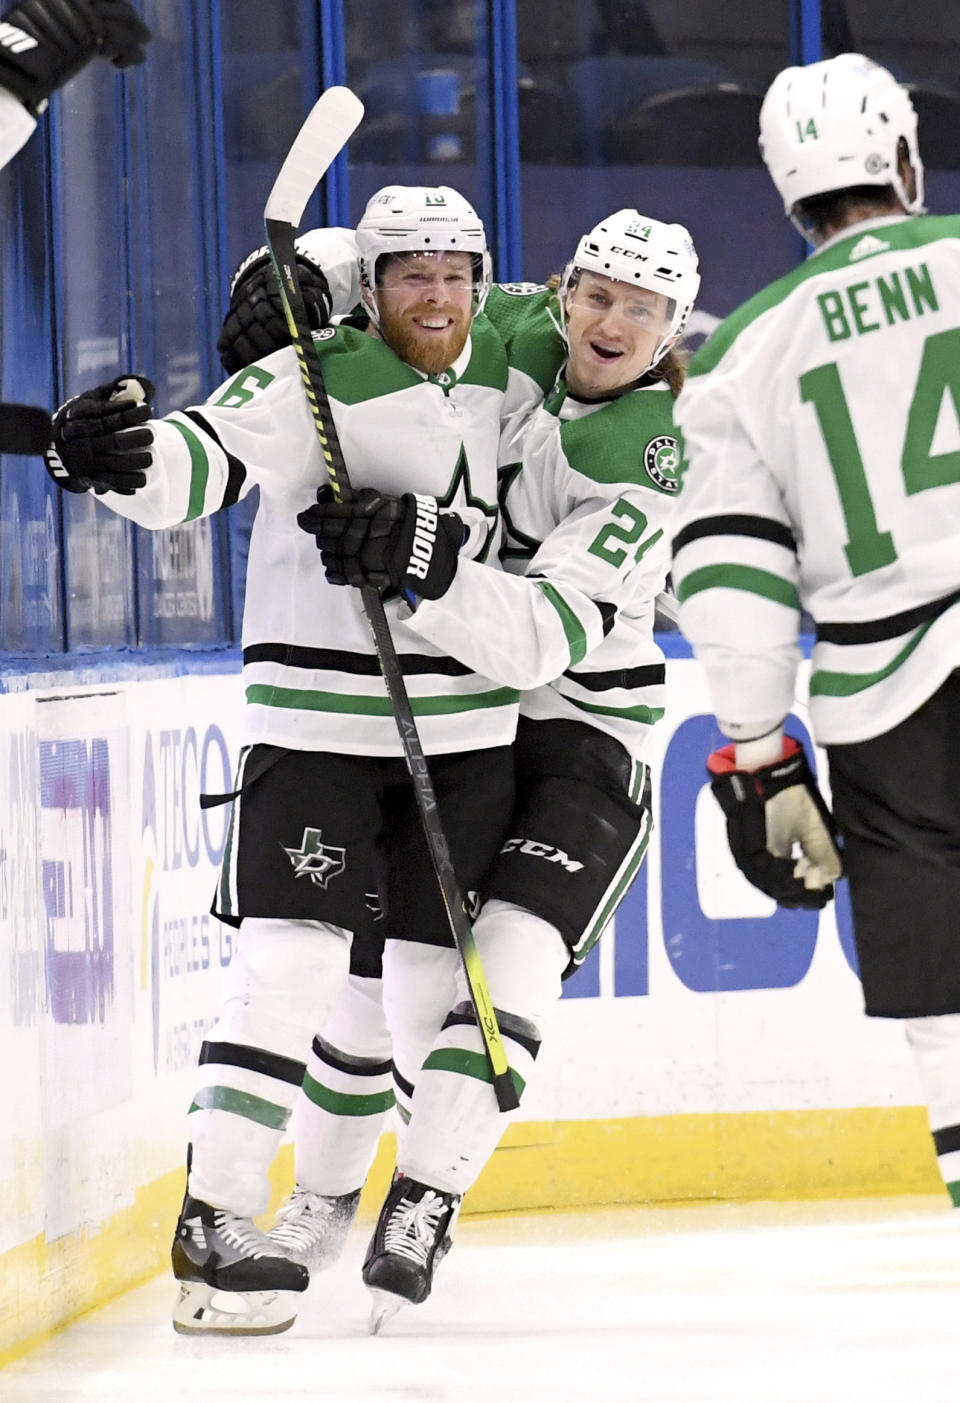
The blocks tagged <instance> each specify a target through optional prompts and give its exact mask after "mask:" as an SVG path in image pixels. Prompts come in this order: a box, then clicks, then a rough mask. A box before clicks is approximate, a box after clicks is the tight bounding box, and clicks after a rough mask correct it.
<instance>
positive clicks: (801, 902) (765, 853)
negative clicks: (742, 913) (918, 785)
mask: <svg viewBox="0 0 960 1403" xmlns="http://www.w3.org/2000/svg"><path fill="white" fill-rule="evenodd" d="M735 752H736V747H735V746H734V745H727V746H724V747H723V749H722V750H716V751H714V753H713V754H712V755H711V756H710V759H709V760H708V762H707V772H708V774H709V775H710V787H711V789H712V790H713V792H714V794H715V795H716V798H717V801H718V803H719V804H720V807H721V809H722V810H723V812H724V814H725V815H726V820H727V839H728V841H729V844H730V851H731V853H732V854H733V859H734V861H735V862H736V864H737V866H738V867H739V868H740V871H741V872H742V873H743V875H744V876H745V877H746V878H747V880H748V881H749V882H751V883H752V884H753V886H755V887H757V888H759V890H760V891H762V892H765V893H766V895H767V896H770V897H773V899H774V901H776V902H777V903H778V905H780V906H788V907H797V906H799V907H805V908H806V909H808V910H819V909H820V908H821V907H823V906H826V904H827V902H828V901H829V900H830V899H831V897H832V896H833V884H834V883H835V882H836V881H837V880H838V879H839V877H840V875H841V873H842V870H843V869H842V866H841V862H840V853H839V851H838V848H837V843H836V829H835V826H834V822H833V818H832V816H831V814H830V811H829V810H828V809H827V806H826V804H824V802H823V798H822V796H821V794H820V791H819V790H818V788H817V785H816V780H815V779H814V776H813V772H812V771H811V769H810V766H809V764H808V762H807V757H806V754H805V752H804V749H803V747H802V746H801V745H800V743H799V741H797V740H795V739H794V738H793V737H792V736H785V737H784V740H783V754H782V756H781V758H780V759H779V760H777V761H774V762H773V763H772V764H768V765H762V766H760V767H759V768H758V769H756V770H738V769H737V767H736V760H735ZM795 847H798V848H799V850H800V852H799V856H795V855H794V850H795Z"/></svg>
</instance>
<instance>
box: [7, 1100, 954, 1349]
mask: <svg viewBox="0 0 960 1403" xmlns="http://www.w3.org/2000/svg"><path fill="white" fill-rule="evenodd" d="M394 1154H395V1140H394V1137H393V1136H392V1135H385V1136H384V1137H383V1139H382V1140H381V1142H380V1148H379V1151H378V1154H377V1158H376V1160H375V1162H374V1165H373V1168H372V1169H371V1172H370V1175H369V1178H368V1180H367V1186H366V1188H365V1190H364V1193H363V1198H362V1199H361V1203H360V1218H361V1221H365V1222H372V1221H373V1220H374V1219H375V1217H376V1214H377V1210H378V1209H379V1206H380V1203H381V1202H382V1200H383V1196H384V1194H385V1193H386V1189H387V1185H388V1184H389V1182H390V1177H391V1175H392V1173H393V1166H394ZM271 1179H272V1182H273V1190H274V1192H273V1199H272V1202H271V1206H270V1213H271V1214H272V1213H273V1212H274V1211H275V1209H276V1207H277V1205H278V1204H279V1202H280V1200H281V1198H282V1197H283V1195H284V1194H285V1193H286V1192H288V1190H289V1188H290V1186H291V1185H292V1182H293V1151H292V1147H291V1146H289V1145H286V1146H284V1147H283V1149H282V1150H281V1152H280V1155H279V1156H278V1158H277V1162H276V1164H275V1166H274V1170H273V1172H272V1174H271ZM183 1188H184V1174H183V1170H182V1169H178V1170H175V1171H174V1172H172V1173H170V1174H165V1175H164V1176H163V1177H162V1178H160V1179H158V1180H156V1181H155V1182H154V1183H152V1184H149V1185H147V1186H146V1187H144V1188H142V1189H140V1190H139V1191H138V1192H137V1195H136V1199H135V1201H134V1203H133V1204H132V1205H130V1206H129V1207H128V1208H125V1209H123V1210H121V1211H120V1212H119V1213H117V1214H115V1215H114V1216H113V1217H112V1218H110V1219H109V1220H108V1221H107V1222H105V1223H103V1224H101V1225H98V1226H97V1227H96V1228H91V1229H88V1230H81V1231H79V1232H76V1233H71V1234H68V1235H67V1236H66V1237H63V1238H59V1239H58V1240H57V1241H55V1242H47V1241H46V1240H45V1238H44V1237H43V1236H42V1235H40V1236H37V1237H35V1238H33V1239H32V1240H31V1241H29V1242H26V1243H23V1244H21V1245H20V1246H18V1247H13V1248H10V1249H9V1250H8V1251H6V1252H3V1253H2V1254H0V1279H2V1280H3V1282H4V1296H5V1304H6V1306H7V1310H8V1313H6V1314H3V1315H0V1368H2V1367H3V1366H4V1365H5V1364H9V1363H10V1362H11V1361H12V1360H13V1359H16V1358H18V1357H19V1356H20V1355H22V1354H24V1353H25V1352H26V1351H27V1350H28V1349H31V1348H33V1347H34V1346H35V1345H37V1344H40V1343H41V1342H42V1341H43V1340H45V1339H47V1338H49V1336H50V1335H51V1334H53V1333H54V1331H56V1330H57V1329H60V1328H62V1327H63V1326H64V1325H66V1324H69V1323H70V1322H71V1321H72V1320H75V1319H76V1318H77V1317H78V1316H80V1315H82V1314H84V1313H85V1312H86V1311H89V1310H93V1309H95V1308H96V1307H98V1306H102V1305H103V1304H104V1303H105V1302H107V1301H108V1300H110V1299H111V1298H112V1297H114V1296H117V1295H120V1294H121V1293H123V1292H124V1291H127V1290H129V1289H130V1288H131V1287H133V1286H136V1285H139V1284H140V1283H142V1282H143V1281H146V1280H148V1279H149V1278H150V1277H152V1276H155V1275H156V1273H157V1272H158V1271H160V1270H162V1269H164V1268H167V1269H168V1263H169V1252H170V1244H171V1242H172V1240H173V1229H174V1224H175V1223H176V1218H177V1213H178V1211H179V1207H180V1199H181V1197H182V1194H183ZM937 1192H944V1190H943V1185H942V1182H941V1180H940V1176H939V1174H938V1173H937V1166H936V1158H935V1155H934V1152H933V1145H932V1141H931V1137H930V1132H929V1129H928V1125H927V1117H926V1112H925V1111H924V1110H923V1109H922V1108H921V1107H918V1106H894V1107H888V1108H885V1109H879V1108H874V1107H867V1108H853V1109H838V1110H826V1111H824V1110H813V1111H749V1112H739V1113H723V1114H716V1115H685V1116H641V1117H635V1118H631V1119H624V1120H581V1121H518V1122H516V1123H515V1124H513V1125H511V1126H509V1127H508V1128H507V1131H506V1134H505V1135H504V1138H503V1140H502V1141H501V1144H500V1148H499V1149H498V1150H497V1153H496V1154H495V1155H494V1156H493V1159H492V1160H491V1162H490V1163H489V1164H488V1165H487V1167H486V1169H485V1170H484V1172H483V1174H482V1175H481V1177H480V1179H479V1180H478V1181H477V1183H476V1184H475V1185H474V1187H473V1188H472V1189H471V1190H470V1193H469V1194H468V1195H467V1198H466V1200H465V1203H464V1211H465V1212H467V1213H504V1212H523V1211H532V1210H537V1209H539V1210H543V1209H565V1208H584V1207H593V1206H597V1205H601V1204H615V1203H634V1204H636V1203H646V1202H650V1203H664V1202H670V1201H677V1200H684V1199H688V1200H695V1199H711V1198H715V1199H771V1198H776V1199H797V1198H843V1197H854V1196H860V1195H870V1194H908V1193H923V1194H934V1193H937ZM175 1294H176V1287H175V1285H174V1282H173V1279H172V1277H171V1280H170V1304H171V1306H172V1305H173V1300H174V1296H175ZM11 1302H13V1303H15V1304H13V1305H12V1307H10V1305H9V1303H11Z"/></svg>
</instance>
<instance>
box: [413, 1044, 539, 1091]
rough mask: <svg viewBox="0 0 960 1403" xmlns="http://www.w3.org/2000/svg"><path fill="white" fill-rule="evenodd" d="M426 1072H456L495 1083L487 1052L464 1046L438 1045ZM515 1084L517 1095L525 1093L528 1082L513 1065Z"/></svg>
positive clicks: (512, 1073)
mask: <svg viewBox="0 0 960 1403" xmlns="http://www.w3.org/2000/svg"><path fill="white" fill-rule="evenodd" d="M423 1070H424V1071H425V1072H454V1073H455V1074H456V1075H457V1076H461V1077H473V1079H474V1080H475V1081H485V1082H489V1083H490V1084H491V1086H492V1085H493V1077H492V1076H491V1073H490V1063H489V1061H488V1060H487V1055H486V1053H485V1052H468V1051H467V1050H466V1048H462V1047H438V1048H437V1049H436V1050H435V1051H434V1052H431V1054H430V1056H429V1057H428V1058H427V1060H426V1062H424V1064H423ZM508 1070H509V1072H510V1075H511V1077H512V1078H513V1084H514V1086H515V1087H516V1089H517V1095H518V1096H522V1095H523V1088H524V1087H525V1086H526V1082H525V1081H524V1079H523V1077H522V1076H521V1075H520V1073H519V1072H516V1071H514V1069H513V1068H512V1067H510V1068H508Z"/></svg>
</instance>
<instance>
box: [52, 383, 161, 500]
mask: <svg viewBox="0 0 960 1403" xmlns="http://www.w3.org/2000/svg"><path fill="white" fill-rule="evenodd" d="M155 393H156V391H155V390H154V388H153V386H152V385H151V383H150V381H149V380H145V379H144V377H143V376H142V375H124V376H121V377H120V378H119V379H118V380H111V382H110V384H109V385H99V386H98V387H97V388H96V389H95V390H85V391H84V393H83V394H82V395H75V396H74V398H73V399H68V400H67V402H66V404H64V405H61V407H60V408H59V409H58V410H57V412H56V414H55V415H54V416H53V443H52V445H51V447H50V448H48V449H47V452H46V454H45V455H44V462H45V463H46V465H47V472H48V473H49V474H50V476H51V477H52V478H53V480H54V482H56V483H57V485H58V486H59V487H62V488H64V489H65V490H66V491H67V492H89V491H90V489H91V487H92V488H93V490H94V492H95V493H96V494H97V495H98V496H99V495H100V494H101V493H103V492H120V493H122V494H123V496H125V497H130V496H132V495H133V493H134V492H136V491H137V490H138V488H141V487H145V486H146V482H147V472H148V470H149V468H150V467H151V465H152V463H153V453H152V451H151V448H152V444H153V429H151V428H150V427H149V420H150V401H151V400H152V399H153V397H154V394H155Z"/></svg>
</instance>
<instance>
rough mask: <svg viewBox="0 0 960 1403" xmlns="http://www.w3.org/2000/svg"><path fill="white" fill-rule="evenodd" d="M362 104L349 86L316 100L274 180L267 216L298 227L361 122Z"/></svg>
mask: <svg viewBox="0 0 960 1403" xmlns="http://www.w3.org/2000/svg"><path fill="white" fill-rule="evenodd" d="M362 116H363V103H362V102H361V101H360V99H359V98H358V97H357V96H356V94H354V93H352V92H351V91H350V89H349V88H327V89H326V91H325V92H323V93H321V95H320V97H318V98H317V101H316V102H315V103H314V105H313V107H312V108H311V110H310V112H309V113H308V115H307V118H306V120H305V121H304V124H303V126H302V127H301V128H300V130H299V131H298V132H297V135H296V136H295V137H294V140H293V145H292V146H291V147H290V150H289V151H288V152H287V155H286V159H285V160H284V162H283V165H282V166H281V167H280V173H279V175H278V176H277V178H276V180H275V181H274V182H273V189H272V190H271V191H270V195H269V197H268V199H267V203H266V205H265V207H264V211H263V217H264V219H265V220H266V219H269V220H277V221H280V222H282V223H284V224H291V225H293V227H294V228H295V229H296V228H297V227H298V226H299V224H300V220H301V219H302V217H303V211H304V210H305V209H306V207H307V201H308V200H309V198H310V196H311V195H312V194H313V192H314V190H315V189H316V188H317V185H318V184H319V182H320V177H321V176H322V175H323V173H324V171H326V170H328V169H329V167H330V166H331V165H332V164H333V162H334V160H335V159H336V157H337V156H338V155H339V153H340V152H341V150H342V149H343V147H344V146H345V145H346V144H347V141H348V140H349V138H350V137H351V136H352V135H353V133H354V132H355V131H356V129H357V127H358V126H359V125H360V119H361V117H362Z"/></svg>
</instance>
